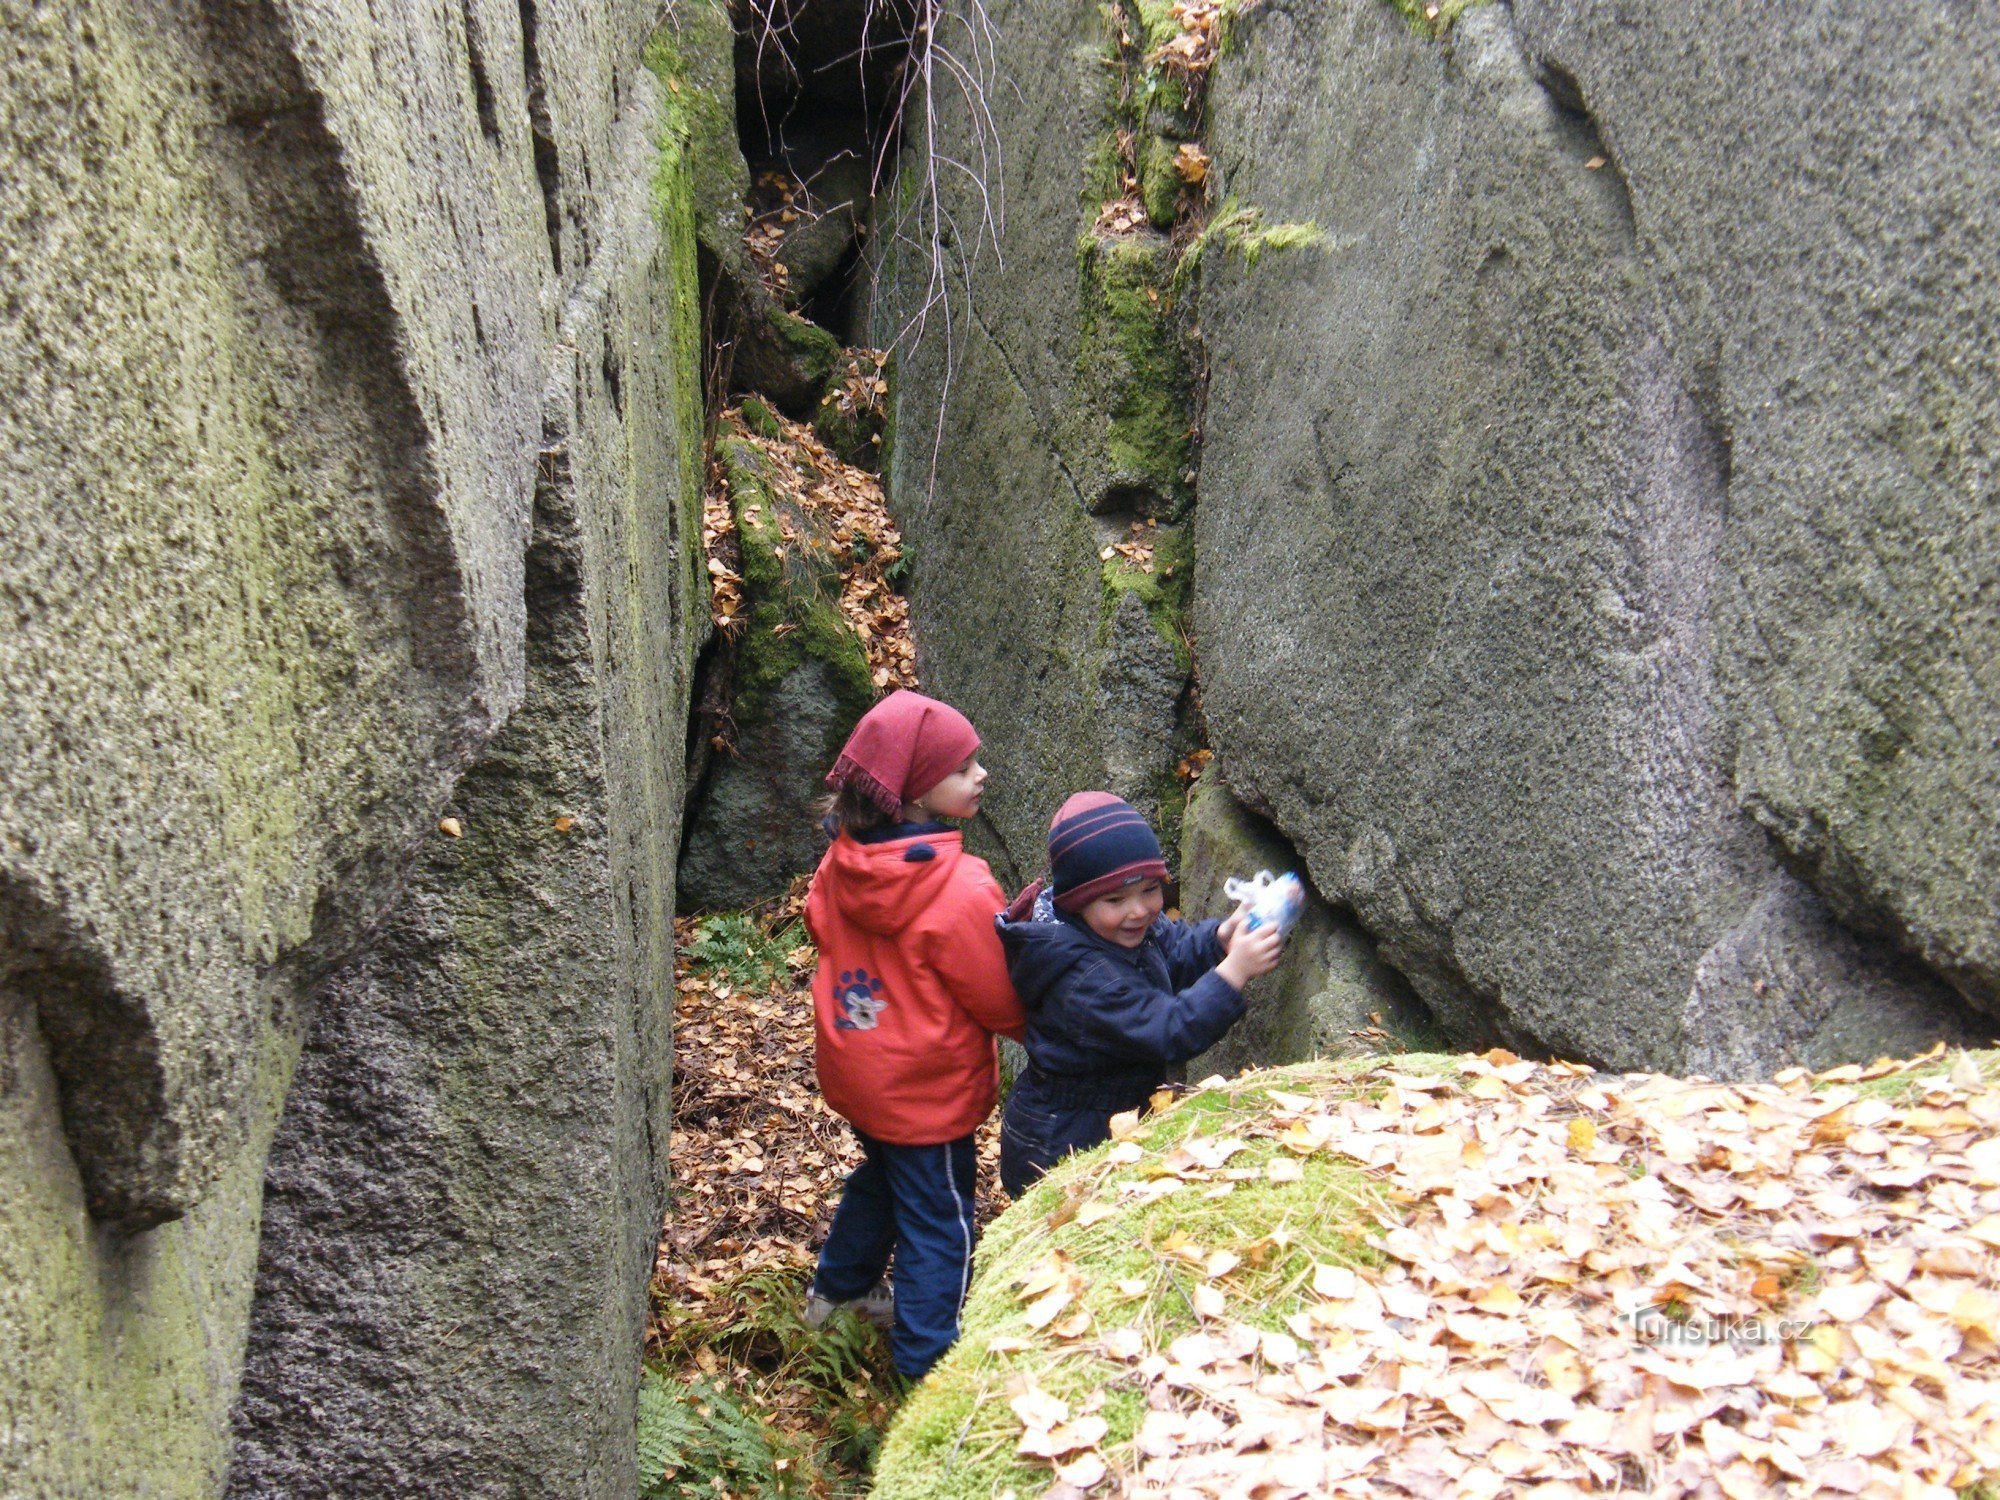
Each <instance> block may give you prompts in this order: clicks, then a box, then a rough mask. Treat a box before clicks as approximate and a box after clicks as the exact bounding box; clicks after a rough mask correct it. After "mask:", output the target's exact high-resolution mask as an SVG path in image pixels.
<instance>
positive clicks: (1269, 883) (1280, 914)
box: [1222, 870, 1306, 937]
mask: <svg viewBox="0 0 2000 1500" xmlns="http://www.w3.org/2000/svg"><path fill="white" fill-rule="evenodd" d="M1222 893H1223V894H1224V895H1225V896H1227V897H1228V898H1229V899H1230V900H1231V901H1235V902H1237V903H1239V904H1240V903H1242V902H1245V901H1248V902H1249V903H1250V910H1249V911H1248V912H1247V913H1246V914H1245V915H1244V918H1243V927H1244V930H1245V931H1246V932H1255V931H1256V930H1257V929H1258V928H1259V927H1276V928H1277V929H1278V935H1279V936H1280V937H1289V936H1290V935H1291V931H1292V928H1293V927H1294V926H1296V925H1297V924H1298V920H1299V914H1300V913H1301V912H1303V911H1304V910H1305V905H1306V888H1305V883H1304V882H1303V881H1301V880H1300V879H1299V877H1298V876H1296V875H1294V874H1292V873H1290V872H1289V871H1287V872H1286V873H1285V874H1283V875H1273V874H1272V873H1271V872H1270V871H1269V870H1259V871H1258V872H1257V874H1256V876H1255V878H1254V879H1250V880H1238V879H1236V878H1235V877H1234V876H1231V877H1230V878H1229V879H1227V880H1225V881H1223V882H1222Z"/></svg>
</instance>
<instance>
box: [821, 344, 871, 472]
mask: <svg viewBox="0 0 2000 1500" xmlns="http://www.w3.org/2000/svg"><path fill="white" fill-rule="evenodd" d="M888 377H889V366H888V365H887V364H886V363H878V356H877V355H876V354H875V353H874V352H873V351H865V350H851V351H849V352H847V353H844V354H843V355H841V357H840V364H839V366H838V368H837V369H836V371H835V374H834V378H833V379H832V380H831V381H829V382H828V383H827V388H826V394H825V395H823V396H821V397H820V398H819V405H818V406H816V407H814V408H813V430H814V431H815V432H817V433H818V434H819V435H820V439H821V441H823V442H824V443H825V444H826V445H827V447H829V448H831V449H832V450H833V452H834V454H835V455H836V456H837V457H838V458H839V459H840V460H841V461H842V462H843V463H849V464H853V465H854V466H855V467H856V468H858V469H867V470H868V471H869V472H870V473H879V472H881V469H882V450H883V448H884V447H885V446H886V445H887V444H886V440H885V437H884V433H885V429H886V428H887V426H888V416H889V406H890V402H889V400H888V398H887V397H886V395H873V394H869V393H865V392H863V393H860V394H857V391H858V390H859V387H860V386H861V384H862V383H863V382H868V381H875V380H880V381H882V382H883V383H884V384H885V385H886V384H887V382H888Z"/></svg>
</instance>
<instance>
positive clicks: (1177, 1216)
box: [874, 1056, 1456, 1500]
mask: <svg viewBox="0 0 2000 1500" xmlns="http://www.w3.org/2000/svg"><path fill="white" fill-rule="evenodd" d="M1373 1062H1374V1059H1352V1060H1348V1061H1345V1062H1315V1063H1308V1064H1301V1065H1299V1066H1298V1067H1294V1068H1284V1069H1274V1070H1271V1071H1269V1072H1264V1073H1255V1074H1250V1075H1246V1076H1245V1077H1244V1078H1242V1079H1240V1080H1238V1081H1237V1082H1236V1083H1234V1084H1232V1085H1230V1086H1229V1087H1227V1088H1224V1089H1216V1090H1205V1091H1203V1092H1201V1093H1198V1094H1193V1095H1190V1096H1188V1097H1187V1098H1185V1099H1183V1100H1181V1101H1180V1102H1179V1103H1178V1104H1176V1105H1175V1106H1174V1107H1173V1108H1172V1109H1171V1110H1169V1111H1168V1112H1167V1113H1166V1114H1164V1115H1160V1116H1156V1117H1154V1119H1153V1120H1151V1121H1149V1122H1148V1126H1147V1129H1148V1134H1147V1136H1146V1138H1145V1141H1144V1145H1145V1148H1146V1152H1147V1156H1148V1158H1149V1159H1153V1158H1157V1157H1158V1156H1159V1155H1162V1154H1164V1153H1165V1152H1167V1151H1169V1150H1171V1149H1172V1147H1173V1146H1174V1145H1176V1144H1177V1143H1179V1142H1180V1141H1182V1140H1184V1139H1185V1138H1186V1137H1187V1136H1188V1135H1190V1134H1192V1133H1193V1132H1195V1131H1197V1130H1199V1131H1201V1132H1203V1133H1204V1134H1208V1135H1216V1134H1222V1133H1226V1132H1227V1131H1228V1130H1229V1129H1230V1128H1231V1127H1232V1125H1233V1124H1234V1122H1235V1121H1237V1120H1239V1119H1245V1118H1248V1117H1250V1116H1252V1115H1255V1114H1261V1113H1263V1112H1264V1111H1265V1110H1267V1109H1268V1108H1269V1101H1268V1093H1269V1091H1270V1090H1272V1089H1284V1090H1307V1091H1314V1092H1321V1091H1325V1092H1332V1093H1335V1094H1338V1093H1339V1092H1340V1091H1341V1090H1342V1089H1343V1088H1352V1087H1354V1085H1352V1084H1351V1083H1350V1082H1349V1081H1348V1080H1350V1079H1352V1078H1353V1077H1354V1076H1355V1074H1357V1073H1358V1072H1360V1071H1362V1070H1364V1069H1365V1068H1367V1067H1368V1066H1371V1065H1372V1063H1373ZM1397 1066H1398V1067H1399V1068H1406V1069H1409V1070H1410V1071H1413V1072H1416V1071H1444V1070H1451V1069H1455V1067H1456V1063H1455V1061H1454V1060H1453V1059H1450V1058H1441V1057H1440V1058H1432V1057H1421V1056H1419V1057H1406V1058H1398V1059H1397ZM1108 1149H1109V1148H1108V1147H1100V1148H1098V1149H1097V1150H1095V1151H1091V1152H1087V1153H1085V1154H1084V1155H1082V1156H1079V1157H1073V1158H1071V1159H1070V1160H1069V1161H1068V1162H1066V1163H1065V1164H1064V1165H1063V1166H1061V1167H1059V1168H1057V1170H1056V1171H1055V1172H1054V1173H1052V1174H1051V1175H1050V1176H1049V1177H1047V1178H1046V1179H1044V1180H1043V1181H1042V1182H1041V1183H1039V1184H1038V1185H1037V1186H1036V1187H1034V1188H1033V1189H1031V1190H1030V1191H1029V1192H1028V1193H1027V1194H1026V1195H1025V1196H1024V1197H1023V1198H1022V1200H1021V1201H1020V1202H1018V1203H1016V1204H1015V1205H1014V1207H1013V1208H1011V1209H1010V1210H1008V1212H1007V1213H1005V1214H1003V1215H1002V1216H1001V1217H1000V1219H999V1220H998V1221H996V1222H995V1223H994V1225H993V1226H992V1227H991V1228H990V1229H989V1230H988V1231H987V1233H986V1236H985V1238H984V1240H983V1241H982V1242H981V1244H980V1246H979V1250H978V1253H977V1257H976V1260H975V1269H976V1279H975V1281H974V1284H973V1288H972V1295H971V1297H970V1299H969V1300H968V1302H967V1304H966V1309H965V1315H964V1319H963V1333H962V1335H961V1337H960V1340H959V1342H958V1345H957V1346H956V1347H955V1348H954V1349H953V1350H952V1352H951V1353H950V1354H949V1355H947V1356H946V1357H945V1359H944V1361H943V1362H942V1363H941V1364H940V1365H938V1367H937V1368H936V1369H935V1370H933V1371H932V1372H931V1375H930V1376H929V1378H928V1379H927V1380H926V1381H925V1382H924V1384H923V1385H922V1386H920V1387H918V1389H917V1390H916V1391H915V1392H914V1393H913V1394H912V1396H911V1398H910V1399H909V1401H908V1402H907V1404H906V1405H905V1406H904V1408H903V1412H902V1414H901V1416H900V1417H899V1418H898V1420H897V1422H896V1425H895V1426H894V1427H893V1428H891V1429H890V1432H889V1436H888V1438H887V1440H886V1442H885V1443H884V1445H883V1449H882V1457H881V1461H880V1463H879V1464H878V1466H877V1469H876V1480H875V1490H874V1493H875V1495H876V1496H877V1497H879V1500H975V1497H976V1500H990V1497H992V1496H995V1495H998V1494H1000V1493H1001V1492H1002V1491H1004V1490H1007V1489H1010V1488H1011V1489H1012V1490H1014V1491H1015V1492H1016V1493H1017V1494H1019V1495H1022V1496H1027V1495H1035V1494H1040V1493H1041V1492H1042V1491H1043V1490H1045V1489H1046V1488H1047V1487H1048V1485H1049V1482H1050V1474H1049V1471H1048V1469H1047V1467H1046V1466H1042V1465H1033V1466H1030V1465H1027V1464H1024V1463H1022V1462H1021V1461H1019V1460H1018V1459H1017V1458H1016V1457H1015V1453H1014V1443H1015V1440H1016V1439H1017V1438H1018V1436H1019V1434H1020V1423H1019V1422H1018V1421H1017V1420H1016V1419H1015V1418H1014V1416H1013V1413H1012V1412H1011V1411H1010V1410H1009V1409H1008V1406H1007V1401H1008V1398H1009V1396H1010V1394H1011V1391H1010V1389H1009V1385H1010V1382H1013V1381H1017V1380H1019V1379H1021V1378H1022V1377H1028V1378H1032V1379H1033V1380H1034V1381H1035V1383H1036V1384H1038V1385H1039V1386H1041V1388H1042V1389H1044V1390H1047V1391H1049V1392H1051V1393H1053V1394H1055V1395H1057V1396H1060V1397H1062V1398H1064V1399H1066V1400H1069V1401H1071V1402H1077V1401H1081V1400H1082V1399H1083V1398H1084V1397H1086V1396H1088V1395H1090V1394H1092V1393H1093V1392H1103V1393H1104V1394H1105V1396H1106V1398H1107V1399H1106V1401H1105V1404H1104V1408H1103V1411H1102V1413H1101V1415H1102V1416H1103V1417H1104V1419H1105V1421H1106V1423H1107V1424H1108V1425H1109V1427H1110V1432H1109V1434H1108V1435H1107V1438H1106V1440H1105V1443H1106V1447H1107V1448H1108V1449H1111V1450H1114V1451H1115V1449H1116V1448H1117V1447H1118V1445H1120V1444H1122V1443H1125V1442H1129V1441H1130V1437H1131V1434H1132V1433H1133V1432H1134V1431H1136V1427H1137V1423H1138V1421H1139V1420H1140V1418H1141V1417H1142V1416H1143V1405H1142V1402H1141V1398H1140V1393H1139V1391H1138V1390H1137V1389H1136V1388H1135V1387H1133V1386H1131V1385H1128V1384H1126V1383H1125V1382H1124V1379H1123V1374H1124V1367H1123V1366H1120V1365H1117V1364H1114V1363H1112V1362H1109V1361H1107V1360H1104V1359H1102V1358H1099V1357H1095V1356H1093V1355H1092V1354H1090V1353H1087V1352H1085V1351H1083V1350H1069V1351H1061V1352H1059V1351H1058V1349H1057V1348H1056V1347H1055V1346H1054V1341H1053V1340H1049V1341H1047V1342H1046V1343H1044V1342H1043V1341H1042V1340H1041V1339H1040V1338H1039V1337H1038V1336H1037V1335H1035V1334H1033V1333H1032V1332H1031V1331H1030V1330H1029V1329H1028V1327H1027V1323H1026V1317H1025V1310H1024V1308H1023V1307H1022V1304H1021V1303H1020V1301H1019V1299H1018V1298H1017V1297H1016V1296H1015V1291H1014V1289H1015V1287H1016V1285H1017V1284H1018V1283H1019V1281H1020V1279H1021V1278H1022V1277H1023V1276H1025V1275H1026V1274H1027V1273H1028V1271H1029V1270H1030V1269H1031V1268H1032V1267H1033V1266H1035V1265H1036V1264H1037V1263H1038V1262H1039V1261H1040V1260H1041V1259H1042V1258H1043V1257H1044V1256H1046V1255H1047V1254H1048V1253H1049V1252H1050V1251H1051V1250H1052V1249H1056V1248H1060V1249H1062V1250H1063V1251H1065V1252H1066V1253H1067V1254H1068V1255H1069V1256H1070V1258H1071V1259H1072V1260H1073V1261H1074V1263H1075V1264H1076V1265H1078V1266H1079V1267H1081V1268H1082V1270H1083V1272H1084V1277H1085V1286H1084V1290H1083V1291H1082V1293H1081V1295H1080V1297H1079V1302H1080V1304H1081V1305H1082V1306H1083V1307H1084V1308H1086V1309H1088V1310H1089V1311H1090V1313H1091V1314H1092V1316H1093V1317H1094V1318H1095V1319H1096V1322H1097V1325H1098V1327H1099V1328H1100V1329H1101V1330H1105V1331H1108V1330H1110V1329H1113V1328H1118V1327H1124V1326H1134V1327H1138V1328H1140V1329H1141V1330H1142V1332H1143V1333H1144V1335H1145V1336H1146V1339H1147V1341H1148V1343H1149V1344H1150V1345H1151V1346H1152V1347H1164V1345H1165V1344H1166V1343H1167V1342H1168V1341H1170V1340H1172V1339H1173V1338H1176V1337H1178V1336H1179V1335H1180V1334H1182V1333H1185V1332H1188V1331H1190V1330H1191V1329H1193V1328H1194V1327H1195V1326H1196V1319H1195V1316H1194V1313H1193V1310H1192V1308H1191V1307H1190V1306H1189V1304H1188V1300H1187V1291H1188V1288H1189V1286H1190V1285H1191V1283H1190V1282H1189V1280H1188V1276H1187V1274H1186V1273H1184V1272H1181V1271H1178V1270H1177V1269H1175V1267H1174V1264H1173V1263H1172V1262H1171V1261H1170V1260H1167V1259H1165V1258H1164V1257H1163V1256H1162V1255H1161V1254H1160V1252H1159V1249H1158V1247H1159V1246H1160V1245H1161V1244H1162V1242H1164V1241H1165V1240H1166V1239H1167V1237H1168V1236H1169V1235H1171V1234H1173V1233H1175V1232H1177V1231H1178V1232H1181V1233H1184V1234H1186V1235H1188V1236H1189V1237H1190V1238H1191V1239H1192V1240H1193V1241H1194V1242H1196V1243H1197V1244H1200V1245H1202V1246H1204V1247H1206V1248H1211V1249H1233V1250H1235V1251H1237V1252H1238V1253H1239V1254H1245V1252H1247V1251H1250V1250H1251V1249H1252V1248H1253V1247H1259V1246H1262V1247H1263V1248H1264V1249H1265V1250H1266V1251H1267V1252H1268V1253H1264V1254H1262V1255H1260V1256H1258V1257H1257V1258H1255V1259H1253V1258H1252V1257H1251V1256H1250V1255H1248V1254H1245V1262H1246V1263H1245V1265H1244V1266H1243V1267H1241V1268H1240V1269H1239V1270H1238V1271H1237V1272H1236V1273H1234V1275H1233V1277H1232V1280H1231V1284H1230V1289H1229V1300H1230V1307H1231V1315H1232V1316H1234V1317H1237V1318H1240V1319H1241V1320H1242V1321H1244V1322H1246V1323H1250V1324H1252V1325H1254V1326H1257V1327H1260V1328H1271V1329H1279V1328H1282V1327H1283V1323H1284V1318H1285V1316H1286V1315H1287V1314H1289V1313H1292V1312H1294V1311H1296V1310H1297V1309H1298V1307H1299V1305H1300V1303H1301V1300H1302V1299H1303V1297H1304V1296H1305V1295H1306V1289H1307V1286H1308V1283H1309V1281H1310V1277H1311V1274H1312V1267H1313V1265H1314V1264H1315V1263H1316V1262H1324V1263H1331V1264H1336V1265H1343V1264H1344V1265H1367V1264H1376V1263H1379V1261H1380V1255H1379V1252H1377V1251H1376V1250H1374V1249H1373V1248H1372V1247H1371V1246H1370V1244H1369V1237H1370V1236H1371V1234H1373V1233H1374V1232H1375V1225H1376V1217H1375V1216H1376V1215H1378V1214H1385V1213H1387V1212H1388V1211H1389V1205H1388V1203H1387V1201H1386V1199H1384V1198H1383V1196H1382V1195H1381V1193H1380V1191H1379V1189H1378V1188H1377V1186H1376V1185H1375V1184H1374V1183H1373V1181H1371V1179H1369V1178H1368V1177H1367V1176H1366V1174H1364V1173H1363V1172H1362V1171H1361V1170H1360V1169H1359V1168H1357V1167H1355V1166H1353V1165H1352V1164H1349V1163H1344V1162H1339V1161H1335V1160H1332V1159H1329V1158H1325V1157H1316V1158H1308V1159H1307V1160H1306V1161H1305V1163H1304V1167H1305V1172H1304V1177H1303V1178H1302V1180H1300V1181H1298V1182H1292V1183H1283V1184H1277V1183H1271V1182H1268V1181H1263V1180H1256V1181H1246V1182H1241V1183H1239V1184H1238V1185H1237V1187H1236V1189H1235V1191H1234V1192H1232V1193H1231V1194H1230V1195H1229V1196H1228V1197H1227V1198H1224V1199H1220V1200H1210V1199H1205V1198H1203V1197H1201V1196H1200V1195H1199V1194H1197V1193H1193V1192H1187V1191H1183V1192H1179V1193H1175V1194H1173V1195H1171V1196H1168V1197H1166V1198H1162V1199H1159V1200H1156V1201H1154V1202H1152V1203H1150V1204H1143V1205H1142V1204H1137V1203H1135V1202H1133V1201H1132V1200H1129V1199H1123V1198H1121V1197H1120V1196H1119V1192H1118V1188H1119V1185H1120V1184H1122V1183H1125V1182H1132V1181H1138V1180H1141V1179H1143V1178H1144V1177H1145V1176H1146V1175H1147V1163H1146V1162H1141V1163H1139V1164H1136V1165H1134V1166H1130V1167H1123V1168H1117V1169H1109V1170H1107V1169H1106V1167H1105V1165H1104V1157H1105V1155H1106V1153H1107V1151H1108ZM1277 1149H1278V1148H1277V1147H1276V1145H1275V1143H1274V1142H1271V1141H1256V1142H1253V1143H1252V1145H1251V1148H1250V1150H1249V1151H1247V1152H1245V1153H1242V1154H1240V1155H1239V1156H1237V1157H1236V1158H1235V1159H1234V1161H1233V1162H1232V1165H1250V1166H1255V1165H1258V1164H1261V1163H1262V1162H1263V1161H1265V1160H1268V1159H1269V1158H1270V1157H1271V1156H1272V1155H1274V1154H1276V1152H1277ZM1100 1175H1101V1176H1102V1178H1103V1184H1102V1185H1101V1186H1100V1187H1098V1189H1097V1190H1096V1193H1095V1196H1096V1197H1097V1198H1100V1199H1103V1200H1105V1201H1107V1202H1111V1203H1114V1204H1116V1205H1118V1207H1117V1210H1116V1212H1114V1213H1113V1214H1111V1215H1110V1216H1109V1217H1108V1218H1105V1219H1102V1220H1100V1221H1098V1222H1096V1223H1094V1224H1091V1225H1089V1226H1088V1227H1082V1226H1079V1225H1078V1224H1077V1222H1076V1221H1075V1220H1073V1219H1072V1220H1071V1221H1070V1222H1068V1223H1066V1224H1063V1225H1061V1226H1059V1227H1057V1228H1054V1229H1051V1228H1050V1227H1049V1224H1048V1219H1049V1215H1050V1214H1051V1213H1052V1212H1053V1211H1054V1210H1055V1208H1056V1207H1057V1206H1058V1205H1059V1204H1061V1203H1062V1201H1063V1199H1064V1196H1065V1194H1066V1192H1067V1191H1068V1189H1069V1188H1070V1186H1071V1184H1073V1183H1078V1182H1080V1181H1082V1180H1084V1179H1086V1178H1091V1177H1097V1176H1100ZM1281 1229H1282V1230H1283V1231H1285V1234H1286V1235H1287V1236H1288V1237H1289V1239H1288V1242H1287V1243H1284V1244H1282V1245H1275V1246H1273V1245H1270V1244H1269V1243H1268V1239H1269V1237H1270V1236H1271V1235H1272V1234H1273V1232H1274V1231H1278V1230H1281ZM1127 1278H1133V1279H1138V1280H1142V1281H1144V1282H1145V1283H1146V1291H1145V1293H1144V1294H1143V1295H1142V1296H1139V1297H1136V1298H1134V1297H1126V1296H1124V1295H1122V1294H1121V1293H1120V1292H1119V1290H1118V1288H1117V1283H1118V1282H1119V1281H1120V1280H1124V1279H1127ZM1000 1336H1006V1337H1009V1338H1026V1339H1028V1340H1029V1341H1030V1342H1031V1344H1033V1347H1031V1348H1030V1349H1028V1350H1026V1351H1025V1352H1022V1353H1018V1354H995V1353H992V1352H990V1350H989V1347H988V1346H989V1345H990V1344H991V1342H992V1341H993V1340H994V1339H995V1338H996V1337H1000ZM1015 1389H1018V1386H1016V1387H1015Z"/></svg>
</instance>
